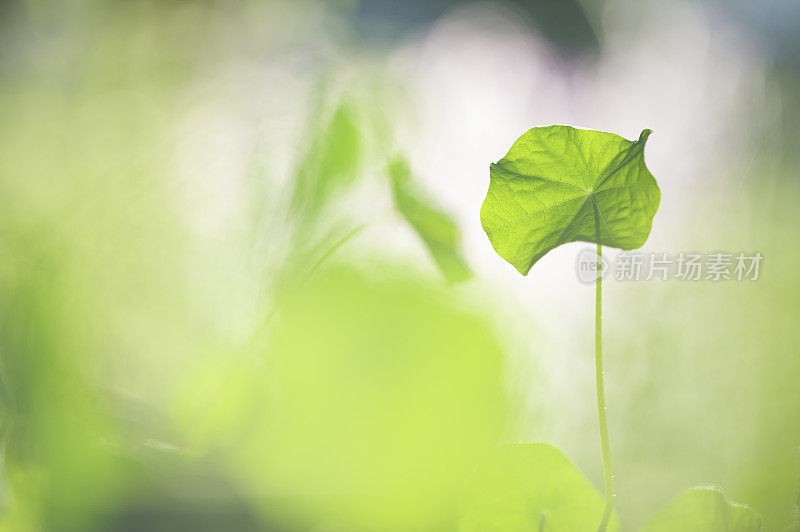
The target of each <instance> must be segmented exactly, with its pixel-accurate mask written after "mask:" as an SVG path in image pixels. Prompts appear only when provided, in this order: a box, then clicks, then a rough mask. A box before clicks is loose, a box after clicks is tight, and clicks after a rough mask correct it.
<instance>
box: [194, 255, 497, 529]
mask: <svg viewBox="0 0 800 532" xmlns="http://www.w3.org/2000/svg"><path fill="white" fill-rule="evenodd" d="M382 269H383V270H384V274H387V273H388V278H383V279H374V278H373V279H370V278H369V277H365V276H364V275H363V274H362V273H360V272H358V271H354V270H352V269H350V268H347V269H345V268H342V267H328V268H326V269H325V270H324V271H320V272H319V274H318V275H315V276H314V278H313V279H312V280H310V281H309V282H308V284H306V285H305V286H304V287H303V288H302V289H300V290H298V291H297V292H295V293H294V294H293V297H292V298H291V299H290V300H287V301H286V302H285V305H284V306H282V308H281V310H280V312H279V314H278V316H277V317H276V318H275V321H274V323H273V324H272V326H271V330H270V332H271V338H270V339H269V345H268V346H267V347H266V348H265V349H264V351H263V368H262V369H261V370H259V369H258V368H252V369H250V370H248V371H247V372H246V373H245V372H242V373H239V377H238V380H235V381H230V383H229V386H228V388H229V389H230V397H231V399H230V402H232V403H237V402H238V403H240V404H241V402H240V401H237V400H236V396H237V395H240V393H241V392H240V391H239V388H240V386H251V385H252V384H251V383H255V386H256V390H260V392H258V393H260V394H261V395H256V396H255V397H254V398H252V399H251V400H248V401H247V403H248V404H249V406H250V408H251V409H252V413H251V414H250V415H249V416H248V415H244V416H239V417H240V418H241V419H244V420H246V423H245V424H244V429H245V431H246V433H247V437H246V438H244V439H243V441H242V442H241V444H240V445H241V455H240V456H239V458H238V459H237V462H238V463H239V467H240V470H241V472H242V475H243V478H245V480H246V481H245V482H244V483H243V484H244V485H248V486H253V487H254V489H255V496H256V497H260V496H261V494H262V493H278V494H290V495H291V496H292V497H293V498H295V500H299V501H305V503H304V504H301V505H300V507H299V508H297V509H295V510H294V511H292V510H291V509H288V508H283V510H284V511H285V512H287V513H288V514H289V515H287V520H289V521H290V522H294V521H296V520H297V519H307V518H308V517H309V515H311V514H314V513H315V512H319V513H320V514H322V515H325V516H326V517H327V518H335V519H337V520H338V521H340V522H341V526H342V527H343V529H346V530H368V531H370V532H376V531H381V530H392V531H394V530H397V531H403V532H406V531H409V530H429V529H435V530H437V532H438V531H439V530H442V529H443V528H444V527H445V525H446V524H447V523H448V521H449V520H450V515H449V514H450V507H451V505H453V504H455V501H454V500H452V499H453V498H454V494H455V493H457V491H458V488H459V486H460V485H461V483H462V482H463V481H464V480H465V479H466V478H467V477H468V475H469V474H470V473H471V471H472V469H473V467H474V465H475V464H476V463H477V462H478V461H479V460H480V458H481V457H482V456H484V455H485V454H487V453H488V452H489V451H490V449H492V448H493V447H494V446H495V445H497V443H498V442H499V440H500V436H501V433H502V430H503V428H504V427H505V425H506V420H507V404H506V397H505V391H504V387H503V381H502V374H503V352H502V350H501V349H500V347H499V345H498V344H497V342H496V340H495V337H494V334H493V331H492V330H491V326H490V324H489V323H488V322H487V321H486V320H485V319H483V318H481V317H479V316H477V315H474V314H472V313H471V312H470V311H466V310H464V309H465V308H466V304H465V302H464V301H454V300H453V294H452V293H451V292H449V291H447V290H446V289H445V288H443V287H441V286H440V285H439V283H430V284H429V283H425V282H420V281H419V280H412V279H411V278H409V277H408V276H407V275H403V274H401V273H400V272H399V271H398V270H397V268H396V267H391V265H385V266H384V268H382ZM370 277H372V276H370ZM201 408H202V409H203V410H204V411H205V410H208V407H207V406H205V405H203V406H202V407H201ZM212 410H216V409H212ZM228 410H229V408H228V407H225V408H224V409H223V411H228ZM328 505H330V506H332V507H333V509H330V508H328Z"/></svg>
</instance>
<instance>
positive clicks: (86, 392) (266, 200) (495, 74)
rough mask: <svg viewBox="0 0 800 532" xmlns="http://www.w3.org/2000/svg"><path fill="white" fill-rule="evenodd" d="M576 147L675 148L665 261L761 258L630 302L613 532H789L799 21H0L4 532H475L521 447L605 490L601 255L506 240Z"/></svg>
mask: <svg viewBox="0 0 800 532" xmlns="http://www.w3.org/2000/svg"><path fill="white" fill-rule="evenodd" d="M552 123H559V124H570V125H574V126H577V127H585V128H592V129H602V130H607V131H612V132H616V133H619V134H621V135H622V136H624V137H626V138H630V139H633V138H636V137H637V136H638V134H639V132H640V131H641V130H642V129H644V128H651V129H653V130H654V134H653V135H652V137H651V138H650V141H649V142H648V146H647V152H646V159H647V164H648V167H649V168H650V170H651V171H652V173H653V174H654V175H655V176H656V178H657V180H658V182H659V185H660V187H661V191H662V202H661V207H660V210H659V212H658V214H657V216H656V219H655V223H654V226H653V231H652V234H651V236H650V239H649V241H648V243H647V245H646V246H645V248H643V251H645V252H659V253H660V252H668V253H671V254H676V253H679V252H681V251H684V252H703V253H710V252H715V251H727V252H730V253H737V252H740V251H744V252H748V253H755V252H760V253H761V254H762V255H763V256H764V261H763V263H762V268H761V275H760V278H759V279H758V281H755V282H743V283H737V282H718V283H715V282H697V283H691V282H681V281H677V280H670V281H666V282H661V281H657V280H654V281H649V282H645V281H641V282H628V283H624V282H615V281H614V280H610V281H609V282H607V283H606V289H605V307H606V308H605V315H606V319H605V334H606V387H607V395H608V408H609V423H610V427H609V428H610V438H611V444H612V452H613V458H614V466H615V474H616V479H617V485H618V491H617V508H618V513H619V517H620V521H621V522H622V529H623V530H636V529H637V528H638V527H639V526H641V525H642V524H643V523H644V522H645V521H646V520H647V518H648V516H650V515H652V513H653V512H654V511H655V510H656V509H658V508H659V507H661V506H662V505H663V504H665V503H666V502H667V501H668V500H670V499H671V498H672V497H674V496H675V495H676V494H677V493H679V492H680V491H682V490H684V489H686V488H688V487H691V486H694V485H703V484H717V485H720V486H722V487H723V488H724V489H725V490H726V491H727V493H728V494H729V496H730V497H731V498H732V499H733V500H736V501H740V502H743V503H747V504H749V505H752V506H753V507H754V508H756V509H757V510H758V511H760V512H761V513H762V515H763V516H764V519H765V530H768V531H773V530H774V531H783V530H787V528H789V529H791V530H797V529H798V526H799V525H798V524H797V508H796V503H797V499H798V490H800V461H799V460H798V458H799V457H800V453H799V451H800V386H799V385H798V382H799V381H800V351H798V347H797V346H798V345H800V327H798V325H797V324H798V319H800V277H798V268H799V267H800V249H798V247H797V242H798V236H800V235H799V234H798V227H800V225H799V224H800V209H798V207H797V205H798V204H797V203H796V202H797V201H798V200H800V182H799V181H798V175H800V158H799V157H798V147H800V3H798V2H796V1H794V0H766V1H762V2H748V1H746V0H730V1H722V0H718V1H715V0H644V1H643V0H601V1H591V0H558V1H557V0H541V1H533V0H531V1H524V0H518V1H505V2H466V1H457V0H429V1H424V0H405V1H392V0H360V1H359V0H341V1H327V2H326V1H313V0H275V1H260V2H259V1H254V0H244V1H241V2H224V1H216V0H180V1H163V0H161V1H156V0H128V1H112V0H106V1H101V0H73V1H70V2H55V1H48V0H26V1H25V0H5V1H3V2H0V378H1V379H0V422H1V424H0V436H1V437H2V462H1V464H0V467H2V470H1V472H2V475H1V476H0V530H3V531H13V532H17V531H19V532H28V531H61V530H63V531H78V530H80V531H92V530H103V531H137V530H153V531H161V530H163V531H167V530H169V531H175V530H193V531H204V530H209V531H211V530H214V531H218V530H229V531H251V530H252V531H255V530H270V531H285V532H295V531H314V532H323V531H327V532H351V531H370V532H376V531H378V532H380V531H384V530H386V531H406V532H417V531H419V532H427V531H430V532H433V531H437V532H442V531H455V530H456V506H457V500H458V495H459V491H460V489H461V486H462V484H463V482H464V479H465V478H466V477H467V476H468V475H469V474H470V472H471V471H472V470H474V468H475V466H476V465H477V464H479V463H480V462H481V461H482V460H483V459H484V457H485V456H486V455H487V454H488V453H490V452H491V450H492V449H493V448H495V447H497V446H498V445H500V444H502V443H507V442H534V441H545V442H550V443H553V444H554V445H557V446H558V447H560V448H561V449H563V450H564V451H565V453H566V454H567V455H568V456H570V458H571V459H572V460H573V461H574V462H575V463H576V464H577V465H578V466H579V467H580V469H581V470H582V471H584V472H585V473H586V474H587V476H588V477H589V478H590V479H591V480H592V481H593V483H594V484H595V485H596V486H598V487H600V486H602V464H601V459H600V452H599V444H598V431H597V423H596V418H595V416H596V412H595V395H594V394H595V390H594V357H593V352H592V349H593V340H592V333H593V329H592V323H593V322H592V315H593V308H592V307H593V295H594V294H593V289H592V287H591V286H586V285H583V284H581V283H580V282H578V280H577V278H576V275H575V257H576V255H577V253H578V252H579V251H580V250H581V249H583V248H585V247H586V246H585V245H584V244H580V243H576V244H570V245H567V246H563V247H562V248H559V249H557V250H555V251H554V252H552V253H550V254H549V255H548V256H547V257H546V258H544V259H543V260H542V261H541V262H540V263H538V264H537V265H536V268H535V269H534V270H533V271H532V273H531V274H530V275H529V276H528V277H521V276H520V275H519V274H517V273H516V271H515V270H514V269H513V268H512V267H511V266H510V265H508V264H506V263H505V262H504V261H502V260H501V259H500V258H499V257H498V256H496V254H495V253H494V252H493V250H492V248H491V246H490V244H489V242H488V239H487V238H486V236H485V234H484V233H483V231H482V228H481V225H480V221H479V209H480V204H481V201H482V199H483V197H484V195H485V192H486V188H487V186H488V165H489V163H490V162H493V161H496V160H498V159H499V158H501V157H502V156H503V155H504V154H505V152H506V150H507V149H508V148H509V147H510V145H511V144H512V142H513V141H514V139H516V138H517V137H518V136H519V135H520V134H521V133H523V132H524V131H525V130H527V129H528V128H530V127H533V126H536V125H547V124H552ZM613 253H614V252H613V251H612V252H611V256H612V257H613Z"/></svg>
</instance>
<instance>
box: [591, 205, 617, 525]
mask: <svg viewBox="0 0 800 532" xmlns="http://www.w3.org/2000/svg"><path fill="white" fill-rule="evenodd" d="M597 217H598V213H597V210H595V219H597ZM596 223H597V220H596ZM597 234H598V239H597V240H598V242H599V240H600V238H599V236H600V225H599V223H597ZM602 262H603V246H602V245H600V244H599V243H598V244H597V280H596V281H595V300H594V304H595V307H594V372H595V380H596V381H597V418H598V421H599V423H600V446H601V448H602V452H603V477H604V479H605V494H606V503H605V508H604V509H603V519H602V520H601V521H600V526H599V527H598V529H597V530H598V532H605V530H606V527H607V526H608V521H609V519H611V512H612V511H614V474H613V473H612V471H611V446H610V445H609V443H608V424H607V422H606V393H605V382H604V375H603V276H602V274H601V273H602V270H601V268H602Z"/></svg>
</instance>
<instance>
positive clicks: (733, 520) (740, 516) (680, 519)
mask: <svg viewBox="0 0 800 532" xmlns="http://www.w3.org/2000/svg"><path fill="white" fill-rule="evenodd" d="M761 528H762V519H761V516H760V515H759V513H758V512H756V511H755V510H753V509H752V508H750V507H748V506H743V505H741V504H736V503H732V502H728V499H727V498H726V497H725V494H724V493H723V492H722V490H721V489H719V488H715V487H700V488H692V489H690V490H687V491H685V492H683V493H681V494H680V495H678V497H676V498H675V499H674V500H672V502H670V503H669V504H667V505H666V506H665V507H664V508H662V509H661V511H659V512H658V513H657V514H656V515H655V517H653V518H652V519H651V520H650V521H649V522H648V523H647V525H646V526H645V527H644V528H643V529H642V532H675V531H676V530H680V531H682V532H759V531H760V530H761Z"/></svg>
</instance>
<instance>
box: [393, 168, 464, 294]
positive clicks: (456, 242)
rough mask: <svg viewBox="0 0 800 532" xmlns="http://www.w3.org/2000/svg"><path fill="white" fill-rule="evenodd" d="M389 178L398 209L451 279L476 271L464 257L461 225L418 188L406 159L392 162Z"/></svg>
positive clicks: (461, 279)
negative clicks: (461, 248)
mask: <svg viewBox="0 0 800 532" xmlns="http://www.w3.org/2000/svg"><path fill="white" fill-rule="evenodd" d="M389 177H390V178H391V181H392V193H393V195H394V202H395V205H396V207H397V210H398V211H400V214H402V215H403V217H404V218H405V219H406V221H407V222H408V223H409V224H411V226H412V227H413V228H414V230H415V231H416V232H417V234H418V235H419V236H420V238H422V240H423V241H424V242H425V245H426V246H427V248H428V250H429V251H430V253H431V255H432V256H433V260H435V261H436V264H437V265H438V266H439V269H440V270H441V271H442V273H443V274H444V276H445V277H446V278H447V280H448V281H450V282H452V283H456V282H459V281H464V280H466V279H469V278H470V277H471V276H472V272H471V271H470V269H469V266H467V263H466V262H465V261H464V259H463V257H462V256H461V250H460V240H461V236H460V234H459V231H458V226H457V225H456V224H455V223H454V222H453V220H452V219H450V217H449V216H448V215H447V214H445V213H443V212H441V211H440V210H438V209H437V208H436V207H434V206H433V205H431V203H430V202H428V201H427V200H426V199H424V198H423V197H422V196H421V195H420V194H419V193H418V192H417V191H416V190H415V189H414V186H413V183H412V182H411V171H410V169H409V167H408V163H407V162H406V161H405V160H404V159H401V158H396V159H394V160H393V161H392V162H391V163H390V164H389Z"/></svg>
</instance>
